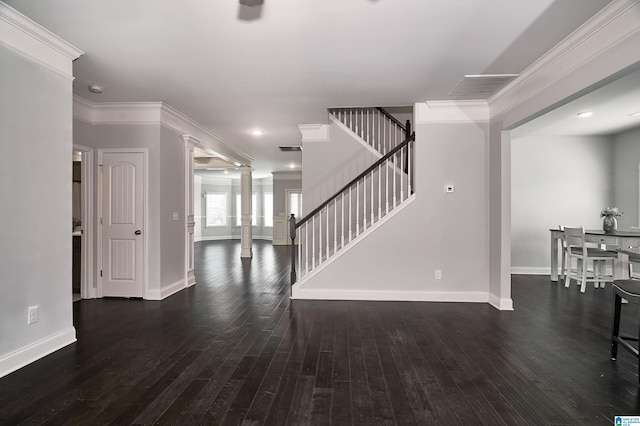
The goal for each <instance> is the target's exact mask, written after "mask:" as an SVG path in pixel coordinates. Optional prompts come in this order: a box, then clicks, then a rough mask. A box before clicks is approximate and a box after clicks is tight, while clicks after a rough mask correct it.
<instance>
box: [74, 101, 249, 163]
mask: <svg viewBox="0 0 640 426" xmlns="http://www.w3.org/2000/svg"><path fill="white" fill-rule="evenodd" d="M73 116H74V118H77V119H79V120H83V121H86V122H89V123H91V124H120V125H121V124H158V125H161V126H164V127H166V128H168V129H171V130H173V131H175V132H176V133H178V134H180V135H181V136H182V137H183V138H186V139H189V140H194V141H196V142H197V145H198V146H202V147H206V148H208V149H210V150H211V151H213V152H215V153H216V154H217V155H219V156H220V157H222V158H223V159H225V160H227V161H229V162H232V163H235V162H238V163H240V164H242V165H243V166H246V167H250V166H251V162H252V161H253V157H251V156H250V155H248V154H246V153H244V152H242V151H240V150H238V149H235V148H232V147H231V146H229V145H227V144H226V143H225V142H224V141H223V140H222V139H221V138H220V137H218V136H217V135H216V134H215V133H213V132H212V131H211V130H209V129H207V128H206V127H204V126H203V125H202V124H200V123H198V122H197V121H195V120H192V119H191V118H189V117H187V116H186V115H184V114H182V113H181V112H179V111H178V110H176V109H175V108H173V107H171V106H169V105H167V104H165V103H163V102H100V103H97V102H91V101H89V100H87V99H84V98H82V97H80V96H77V95H74V97H73Z"/></svg>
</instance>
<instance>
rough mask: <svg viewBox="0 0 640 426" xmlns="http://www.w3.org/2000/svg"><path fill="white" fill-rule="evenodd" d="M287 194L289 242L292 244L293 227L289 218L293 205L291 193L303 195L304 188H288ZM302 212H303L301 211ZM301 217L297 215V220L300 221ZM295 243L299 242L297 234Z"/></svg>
mask: <svg viewBox="0 0 640 426" xmlns="http://www.w3.org/2000/svg"><path fill="white" fill-rule="evenodd" d="M285 194H286V199H285V202H284V204H285V208H286V209H287V210H286V211H287V215H286V218H287V226H286V229H287V244H291V227H290V222H289V218H290V217H291V206H290V203H289V202H290V200H291V194H300V196H302V189H297V188H287V189H286V190H285ZM300 210H302V206H300ZM300 214H302V212H301V213H300ZM300 219H302V217H296V222H298V221H300ZM294 243H296V244H297V243H298V238H297V235H296V240H295V241H294Z"/></svg>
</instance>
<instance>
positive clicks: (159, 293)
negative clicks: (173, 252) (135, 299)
mask: <svg viewBox="0 0 640 426" xmlns="http://www.w3.org/2000/svg"><path fill="white" fill-rule="evenodd" d="M187 287H188V286H187V285H186V282H185V280H184V278H183V279H180V280H178V281H176V282H174V283H171V284H169V285H166V286H164V287H162V288H161V289H160V290H155V289H154V290H148V291H147V297H145V299H146V300H164V299H166V298H167V297H169V296H172V295H174V294H176V293H177V292H179V291H180V290H184V289H185V288H187Z"/></svg>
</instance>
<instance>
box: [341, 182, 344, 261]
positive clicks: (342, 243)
mask: <svg viewBox="0 0 640 426" xmlns="http://www.w3.org/2000/svg"><path fill="white" fill-rule="evenodd" d="M340 208H341V209H342V214H341V215H340V226H341V227H342V232H341V234H342V242H341V243H340V248H342V247H344V191H343V192H342V200H341V202H340Z"/></svg>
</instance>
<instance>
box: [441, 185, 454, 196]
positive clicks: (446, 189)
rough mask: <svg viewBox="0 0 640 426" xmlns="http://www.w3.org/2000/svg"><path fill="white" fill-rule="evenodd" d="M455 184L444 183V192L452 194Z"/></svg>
mask: <svg viewBox="0 0 640 426" xmlns="http://www.w3.org/2000/svg"><path fill="white" fill-rule="evenodd" d="M455 189H456V188H455V186H453V185H445V186H444V192H446V193H447V194H453V192H454V191H455Z"/></svg>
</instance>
